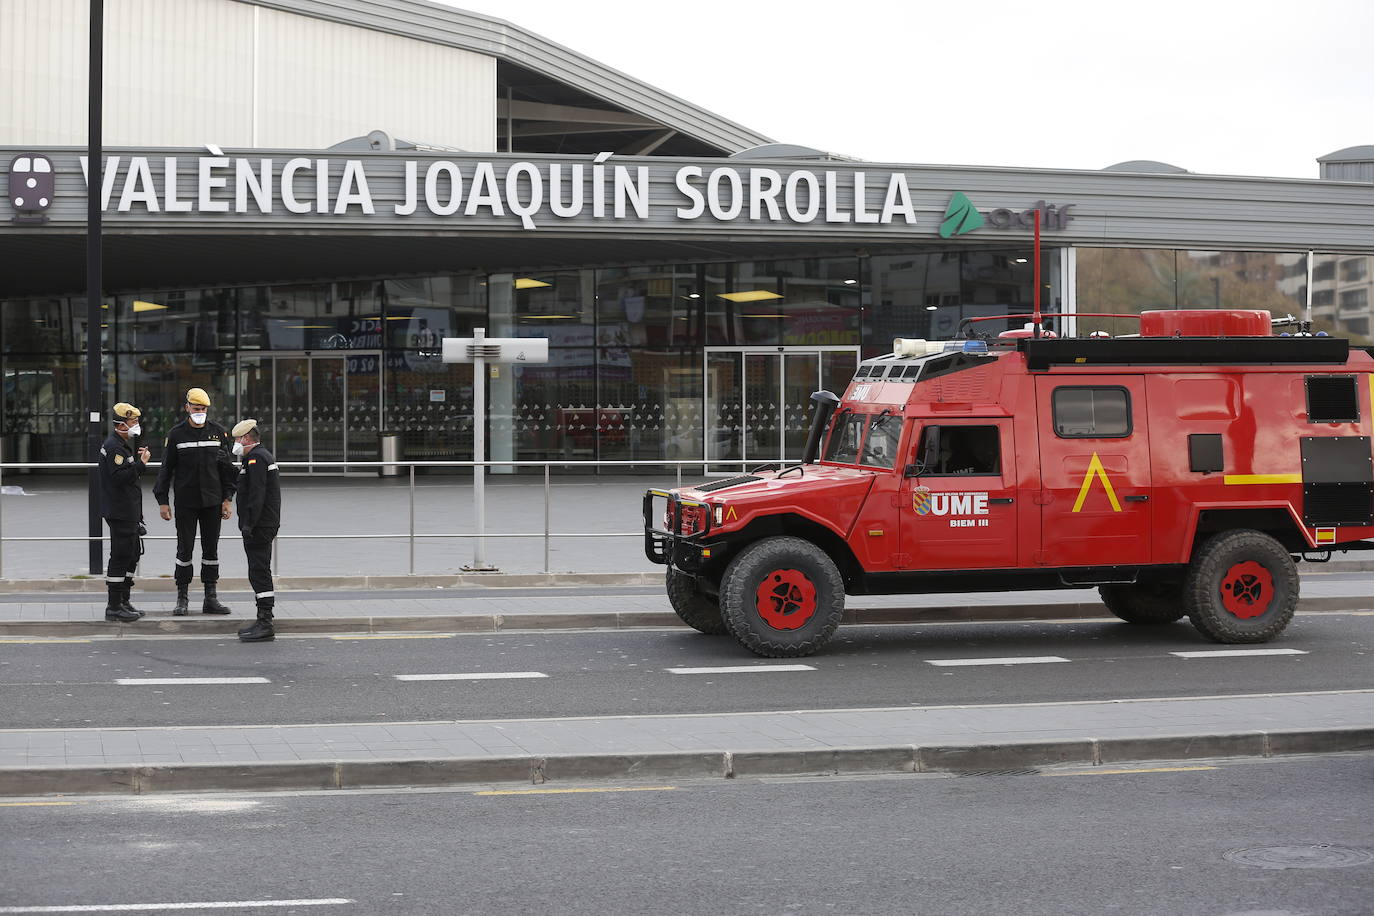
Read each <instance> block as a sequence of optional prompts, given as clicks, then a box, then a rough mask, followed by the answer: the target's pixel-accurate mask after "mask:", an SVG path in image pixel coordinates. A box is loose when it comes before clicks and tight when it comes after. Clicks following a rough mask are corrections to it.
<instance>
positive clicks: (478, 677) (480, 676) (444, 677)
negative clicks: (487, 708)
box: [395, 671, 548, 681]
mask: <svg viewBox="0 0 1374 916" xmlns="http://www.w3.org/2000/svg"><path fill="white" fill-rule="evenodd" d="M395 677H396V680H398V681H506V680H517V679H520V678H535V677H548V675H547V674H545V673H544V672H542V671H464V672H462V673H459V674H398V675H396V676H395Z"/></svg>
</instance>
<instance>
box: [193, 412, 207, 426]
mask: <svg viewBox="0 0 1374 916" xmlns="http://www.w3.org/2000/svg"><path fill="white" fill-rule="evenodd" d="M207 416H209V415H208V414H203V413H193V414H191V422H192V423H194V424H196V425H197V426H204V425H205V418H206V417H207Z"/></svg>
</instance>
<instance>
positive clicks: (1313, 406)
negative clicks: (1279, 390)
mask: <svg viewBox="0 0 1374 916" xmlns="http://www.w3.org/2000/svg"><path fill="white" fill-rule="evenodd" d="M1307 422H1308V423H1358V422H1360V398H1359V396H1358V395H1357V394H1356V388H1355V376H1353V375H1309V376H1308V377H1307Z"/></svg>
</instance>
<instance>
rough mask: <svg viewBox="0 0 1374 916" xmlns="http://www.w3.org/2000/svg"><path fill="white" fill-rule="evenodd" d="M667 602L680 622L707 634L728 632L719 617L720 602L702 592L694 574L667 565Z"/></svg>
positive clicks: (713, 634)
mask: <svg viewBox="0 0 1374 916" xmlns="http://www.w3.org/2000/svg"><path fill="white" fill-rule="evenodd" d="M667 586H668V603H669V604H671V605H672V606H673V611H674V612H675V613H676V614H677V616H678V617H679V618H681V619H682V622H683V623H685V624H687V626H689V627H691V628H692V629H694V630H697V631H698V632H701V633H705V634H706V635H707V636H723V635H725V634H726V633H728V632H730V631H729V630H728V629H726V626H725V621H724V620H722V619H721V617H720V602H719V601H717V600H716V599H715V598H712V597H711V596H710V595H707V594H706V593H704V592H703V591H702V590H701V588H700V587H699V586H698V585H697V578H696V576H693V575H690V574H688V573H685V572H683V571H682V570H680V569H677V568H675V567H672V566H669V567H668V579H667Z"/></svg>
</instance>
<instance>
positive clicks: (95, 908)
mask: <svg viewBox="0 0 1374 916" xmlns="http://www.w3.org/2000/svg"><path fill="white" fill-rule="evenodd" d="M352 902H353V901H352V900H349V899H347V898H345V897H320V898H318V899H316V900H216V901H208V902H204V903H98V904H85V905H75V906H0V913H144V912H147V911H149V910H240V909H248V908H249V907H291V906H340V905H341V904H345V903H352Z"/></svg>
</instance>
